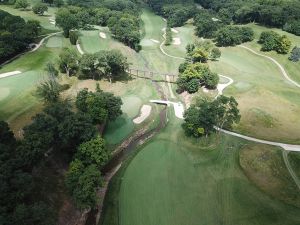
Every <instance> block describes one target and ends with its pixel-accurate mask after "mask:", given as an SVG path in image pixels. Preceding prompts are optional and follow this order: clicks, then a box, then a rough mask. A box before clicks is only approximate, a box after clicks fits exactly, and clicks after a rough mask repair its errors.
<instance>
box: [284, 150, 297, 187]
mask: <svg viewBox="0 0 300 225" xmlns="http://www.w3.org/2000/svg"><path fill="white" fill-rule="evenodd" d="M288 154H289V151H282V158H283V161H284V163H285V165H286V168H287V169H288V171H289V173H290V174H291V176H292V178H293V180H294V181H295V183H296V185H297V187H298V189H299V190H300V180H299V178H298V176H297V175H296V173H295V172H294V170H293V168H292V166H291V164H290V162H289V159H288Z"/></svg>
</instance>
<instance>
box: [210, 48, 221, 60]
mask: <svg viewBox="0 0 300 225" xmlns="http://www.w3.org/2000/svg"><path fill="white" fill-rule="evenodd" d="M220 57H221V51H220V49H219V48H213V49H212V50H211V52H210V58H211V59H212V60H217V59H218V58H220Z"/></svg>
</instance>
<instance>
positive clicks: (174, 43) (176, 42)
mask: <svg viewBox="0 0 300 225" xmlns="http://www.w3.org/2000/svg"><path fill="white" fill-rule="evenodd" d="M173 45H181V40H180V38H173Z"/></svg>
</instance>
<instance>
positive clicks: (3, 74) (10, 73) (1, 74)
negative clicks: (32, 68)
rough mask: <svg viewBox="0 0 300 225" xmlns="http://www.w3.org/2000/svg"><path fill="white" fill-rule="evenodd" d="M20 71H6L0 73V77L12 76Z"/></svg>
mask: <svg viewBox="0 0 300 225" xmlns="http://www.w3.org/2000/svg"><path fill="white" fill-rule="evenodd" d="M20 73H22V72H21V71H18V70H16V71H12V72H7V73H0V78H4V77H10V76H14V75H17V74H20Z"/></svg>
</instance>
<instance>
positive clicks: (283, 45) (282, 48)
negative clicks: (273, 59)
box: [258, 31, 292, 54]
mask: <svg viewBox="0 0 300 225" xmlns="http://www.w3.org/2000/svg"><path fill="white" fill-rule="evenodd" d="M258 43H260V44H261V45H262V47H261V50H262V51H266V52H268V51H272V50H274V51H276V52H277V53H279V54H287V53H288V52H289V51H290V48H291V45H292V43H291V41H290V40H289V39H288V37H287V36H285V35H283V36H280V35H279V34H278V33H276V32H274V31H264V32H262V33H261V35H260V38H259V41H258Z"/></svg>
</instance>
